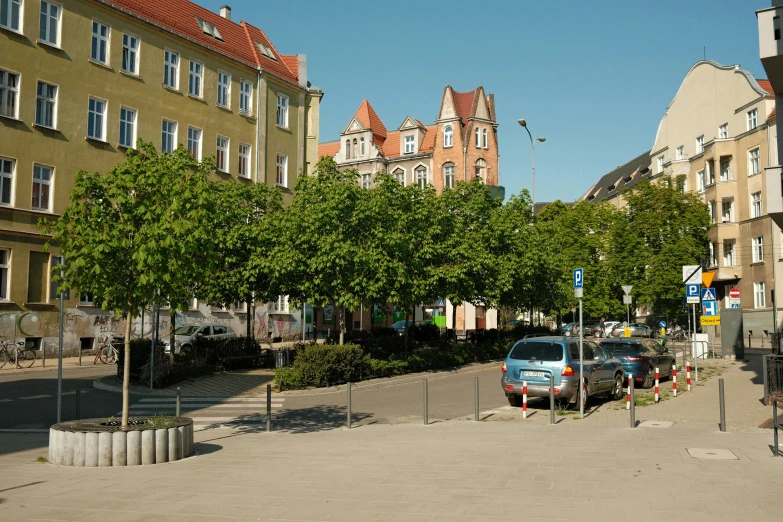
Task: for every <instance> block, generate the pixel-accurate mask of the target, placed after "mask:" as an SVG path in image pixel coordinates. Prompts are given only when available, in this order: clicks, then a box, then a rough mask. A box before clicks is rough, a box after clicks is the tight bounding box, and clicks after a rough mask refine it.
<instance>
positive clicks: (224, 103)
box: [217, 70, 231, 109]
mask: <svg viewBox="0 0 783 522" xmlns="http://www.w3.org/2000/svg"><path fill="white" fill-rule="evenodd" d="M217 105H218V107H223V108H224V109H230V108H231V75H230V74H228V73H227V72H225V71H221V70H218V76H217Z"/></svg>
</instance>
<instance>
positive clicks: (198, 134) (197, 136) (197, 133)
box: [188, 125, 204, 161]
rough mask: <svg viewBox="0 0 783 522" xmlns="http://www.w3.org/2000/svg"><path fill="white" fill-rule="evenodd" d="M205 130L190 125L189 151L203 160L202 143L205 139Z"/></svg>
mask: <svg viewBox="0 0 783 522" xmlns="http://www.w3.org/2000/svg"><path fill="white" fill-rule="evenodd" d="M203 137H204V131H203V130H201V129H199V128H198V127H193V126H192V125H188V153H190V155H192V156H193V157H194V158H196V159H197V160H198V161H201V143H202V141H203Z"/></svg>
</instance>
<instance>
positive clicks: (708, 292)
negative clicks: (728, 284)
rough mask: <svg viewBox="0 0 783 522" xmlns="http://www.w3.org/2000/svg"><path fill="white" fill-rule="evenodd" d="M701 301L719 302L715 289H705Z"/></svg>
mask: <svg viewBox="0 0 783 522" xmlns="http://www.w3.org/2000/svg"><path fill="white" fill-rule="evenodd" d="M701 300H702V302H704V301H717V299H715V289H714V288H703V289H702V291H701Z"/></svg>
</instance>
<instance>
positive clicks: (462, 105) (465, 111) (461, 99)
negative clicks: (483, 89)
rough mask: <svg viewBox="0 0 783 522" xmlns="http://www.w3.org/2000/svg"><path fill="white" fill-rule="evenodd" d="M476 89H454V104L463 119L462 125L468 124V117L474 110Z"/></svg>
mask: <svg viewBox="0 0 783 522" xmlns="http://www.w3.org/2000/svg"><path fill="white" fill-rule="evenodd" d="M476 90H477V89H473V90H472V91H469V92H457V91H454V104H455V107H454V108H455V109H456V111H457V114H458V115H459V117H460V118H461V119H462V125H467V124H468V118H470V116H471V115H472V112H473V105H474V103H473V101H474V99H475V97H476Z"/></svg>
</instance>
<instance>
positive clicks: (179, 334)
mask: <svg viewBox="0 0 783 522" xmlns="http://www.w3.org/2000/svg"><path fill="white" fill-rule="evenodd" d="M236 336H237V334H235V333H234V330H233V329H232V328H231V327H230V326H227V325H225V324H213V323H205V324H186V325H183V326H180V327H179V328H177V329H176V330H174V342H175V343H176V344H175V345H174V353H179V352H180V350H181V349H182V348H183V347H185V348H189V347H190V345H191V344H193V341H195V340H196V339H197V338H198V339H201V338H204V339H232V338H234V337H236ZM165 346H166V353H169V352H170V351H171V341H170V340H169V337H168V336H166V341H165Z"/></svg>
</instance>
